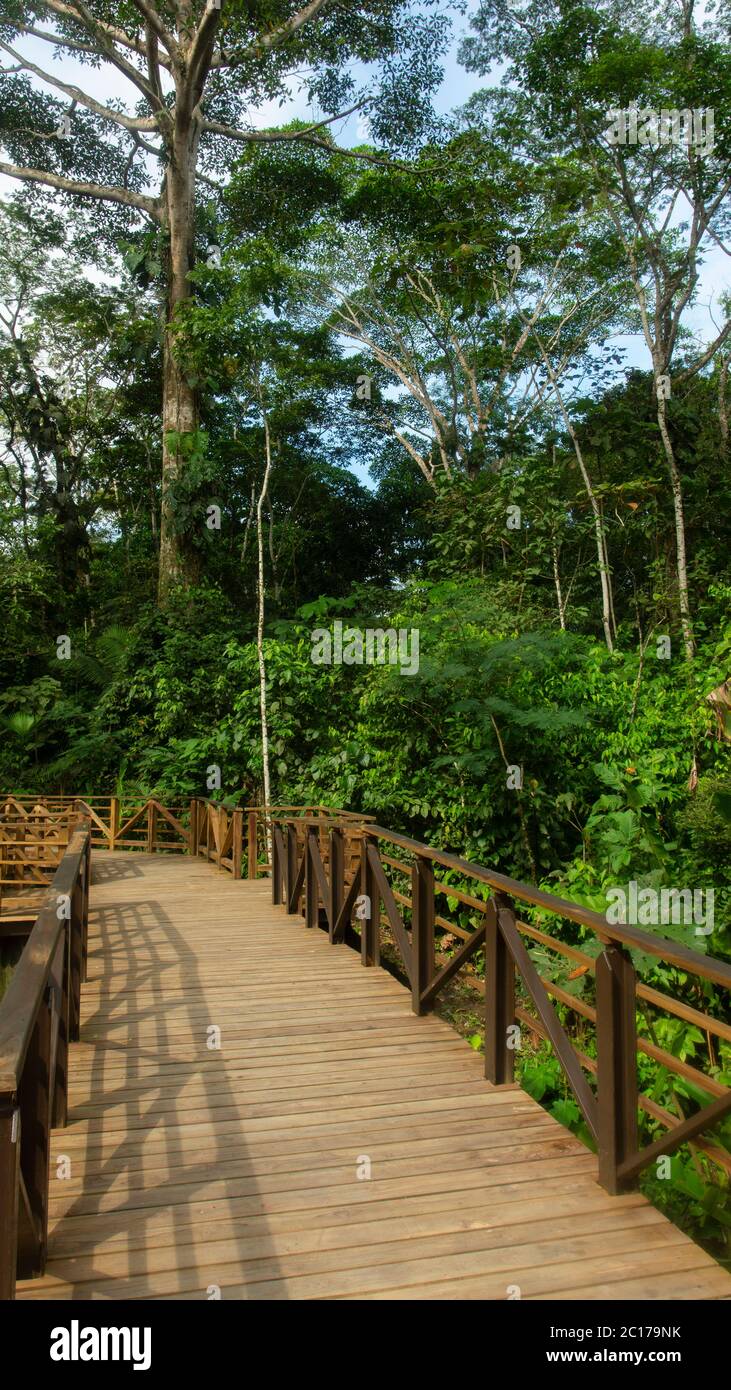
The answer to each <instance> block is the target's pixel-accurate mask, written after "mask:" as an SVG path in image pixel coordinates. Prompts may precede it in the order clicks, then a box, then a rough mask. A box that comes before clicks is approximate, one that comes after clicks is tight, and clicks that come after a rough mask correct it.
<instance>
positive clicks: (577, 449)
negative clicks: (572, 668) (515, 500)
mask: <svg viewBox="0 0 731 1390" xmlns="http://www.w3.org/2000/svg"><path fill="white" fill-rule="evenodd" d="M554 389H555V392H556V399H557V401H558V404H559V408H560V410H561V415H562V417H563V422H564V424H565V426H566V429H567V430H568V432H569V435H570V436H571V443H572V444H573V446H574V453H575V455H576V462H577V463H578V465H579V472H580V473H581V477H582V479H583V482H584V487H585V489H586V495H587V497H588V498H589V505H590V506H591V510H592V512H593V514H594V534H595V536H596V554H597V566H598V569H599V580H600V583H601V589H602V627H603V628H604V640H605V642H606V644H607V651H610V652H613V651H614V639H613V637H612V590H611V577H610V572H609V556H608V552H607V539H606V535H605V532H604V522H603V520H602V513H601V508H600V506H599V503H598V501H597V496H596V493H595V491H594V487H593V484H592V481H591V478H590V477H589V470H588V469H587V466H586V463H585V461H584V455H583V452H582V448H581V445H580V444H579V439H578V435H577V433H576V430H575V429H574V426H573V424H572V422H571V419H570V416H569V413H568V411H567V409H566V407H565V405H564V403H563V397H562V395H561V393H560V391H559V390H558V386H557V385H554Z"/></svg>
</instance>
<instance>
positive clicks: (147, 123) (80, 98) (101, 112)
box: [0, 39, 157, 130]
mask: <svg viewBox="0 0 731 1390" xmlns="http://www.w3.org/2000/svg"><path fill="white" fill-rule="evenodd" d="M0 48H2V49H4V50H5V52H6V53H9V54H10V56H11V58H15V59H16V61H17V62H18V63H19V65H20V67H21V68H24V69H25V71H26V72H32V73H33V74H34V76H35V77H38V78H40V80H41V82H47V83H48V85H49V87H55V88H56V90H57V91H59V92H63V93H64V94H65V95H66V96H67V97H71V99H72V100H73V101H76V102H78V103H79V104H80V105H81V106H85V107H86V108H87V110H89V111H93V112H94V114H95V115H97V116H101V117H102V119H103V120H105V121H113V122H114V124H115V125H121V126H124V128H125V130H157V120H156V118H155V117H154V116H125V115H124V114H123V113H122V112H121V111H113V110H112V108H111V107H110V106H103V105H102V104H101V102H98V101H95V100H94V98H93V97H90V96H87V94H86V92H82V90H81V88H80V87H75V86H72V85H71V83H69V82H61V81H59V79H58V78H57V77H53V76H52V74H51V73H50V72H45V71H44V69H43V68H39V67H36V64H35V63H31V62H29V60H28V59H27V58H24V57H23V55H22V54H21V53H16V52H15V49H13V48H11V47H10V45H9V44H7V43H4V42H3V40H2V39H0ZM138 75H139V74H138Z"/></svg>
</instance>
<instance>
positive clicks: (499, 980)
mask: <svg viewBox="0 0 731 1390" xmlns="http://www.w3.org/2000/svg"><path fill="white" fill-rule="evenodd" d="M503 912H506V913H509V914H510V916H511V917H512V919H513V921H515V913H514V911H513V905H512V902H511V900H510V898H508V897H506V896H505V895H504V894H503V893H496V894H495V896H494V897H493V898H491V899H490V901H489V903H488V905H487V910H486V912H485V1076H486V1077H487V1079H488V1081H492V1083H493V1085H494V1086H504V1085H505V1084H506V1083H508V1082H510V1081H512V1080H513V1075H514V1062H515V1052H514V1050H513V1049H512V1048H511V1047H509V1046H508V1028H509V1027H510V1026H511V1024H513V1023H514V1022H515V965H514V964H513V958H512V956H511V954H510V952H509V950H508V948H507V946H506V944H505V938H504V937H503V934H502V932H501V930H500V922H499V917H500V914H501V913H503Z"/></svg>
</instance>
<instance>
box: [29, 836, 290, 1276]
mask: <svg viewBox="0 0 731 1390" xmlns="http://www.w3.org/2000/svg"><path fill="white" fill-rule="evenodd" d="M171 858H172V856H171ZM188 862H190V861H183V863H182V864H181V862H180V860H179V859H177V857H176V862H175V864H174V877H172V878H171V881H170V883H169V887H166V888H163V889H162V890H161V892H160V894H159V896H154V895H153V896H148V894H149V882H148V881H149V878H150V876H151V871H152V874H154V875H158V874H159V873H160V872H162V875H163V878H165V877H167V873H166V869H167V865H166V863H165V859H164V858H163V857H162V856H159V857H158V856H155V858H154V860H153V859H152V856H147V855H145V856H144V857H143V856H142V855H140V854H139V853H134V854H124V855H123V854H115V855H114V857H112V856H111V855H109V856H108V857H107V856H104V858H100V856H95V858H94V871H93V879H92V883H93V885H94V888H96V889H97V890H98V889H102V890H104V896H105V897H106V896H107V895H108V894H109V893H110V890H111V891H112V892H113V889H114V885H116V884H120V885H121V884H122V883H125V884H126V885H127V893H129V891H130V889H129V885H130V881H132V882H133V883H134V881H135V880H138V881H139V890H140V897H139V899H137V898H136V896H135V889H134V887H133V888H132V892H131V896H130V899H129V900H128V901H125V902H123V903H114V902H112V903H110V904H109V905H105V904H104V902H103V900H102V904H101V905H99V901H98V899H99V894H98V893H97V895H96V896H97V903H96V904H95V902H94V897H95V894H94V888H93V889H92V899H91V903H92V916H91V929H90V942H89V982H88V985H87V986H86V988H85V1001H86V1002H85V1007H84V1010H83V1018H84V1022H83V1024H82V1030H81V1043H80V1044H79V1045H77V1046H76V1047H75V1048H74V1049H73V1053H72V1059H71V1094H70V1099H71V1106H70V1110H69V1128H68V1129H67V1130H65V1131H56V1132H54V1136H53V1143H52V1158H53V1163H52V1167H51V1175H52V1176H51V1201H52V1214H53V1215H54V1217H55V1216H56V1215H57V1214H58V1212H59V1210H60V1209H61V1208H62V1210H63V1218H62V1220H61V1221H60V1222H55V1224H54V1228H53V1231H52V1234H51V1237H50V1240H49V1264H48V1270H47V1273H48V1275H50V1276H51V1277H52V1278H53V1279H59V1278H60V1279H63V1280H65V1281H68V1283H69V1285H70V1286H71V1288H70V1290H69V1291H68V1293H69V1296H70V1297H72V1298H74V1299H86V1298H99V1297H102V1298H104V1297H108V1298H122V1299H139V1298H150V1297H152V1298H155V1297H163V1298H170V1297H172V1298H175V1297H184V1298H200V1299H210V1298H215V1297H216V1296H217V1291H218V1290H219V1289H220V1290H221V1295H222V1296H224V1297H225V1288H226V1285H227V1284H228V1285H231V1284H235V1285H236V1286H237V1292H236V1294H235V1295H234V1296H235V1297H236V1298H242V1297H243V1298H246V1296H247V1295H246V1291H244V1292H243V1293H242V1292H241V1286H242V1284H245V1282H246V1271H245V1270H244V1269H243V1268H242V1262H243V1261H244V1260H246V1261H250V1260H252V1259H256V1260H263V1261H264V1262H265V1265H264V1266H262V1275H261V1277H262V1278H266V1279H267V1280H270V1279H276V1278H277V1277H278V1272H279V1268H278V1262H277V1259H276V1256H275V1254H274V1250H273V1247H272V1242H271V1239H270V1236H269V1227H268V1222H267V1219H266V1216H265V1215H264V1211H263V1209H262V1203H261V1199H260V1196H259V1187H258V1182H257V1178H256V1176H255V1173H256V1168H257V1164H258V1165H261V1163H262V1161H266V1160H262V1158H261V1155H260V1156H259V1158H258V1160H255V1159H254V1158H252V1156H251V1154H250V1152H249V1148H248V1144H247V1130H246V1119H245V1118H244V1116H243V1115H242V1113H241V1111H242V1109H243V1098H244V1087H245V1084H246V1081H245V1071H246V1065H245V1063H246V1058H245V1055H243V1053H242V1052H241V1048H240V1047H239V1048H238V1049H237V1050H236V1051H235V1052H234V1054H233V1056H230V1057H228V1058H227V1054H226V1042H227V1035H228V1038H229V1040H230V1039H231V1036H232V1032H233V1030H234V1029H235V1022H236V1018H237V1013H236V1009H237V1006H236V1001H235V998H234V996H233V993H232V991H231V983H232V982H231V977H230V974H229V975H226V973H225V969H224V962H223V960H219V958H218V956H216V964H215V966H214V967H213V968H212V969H213V974H217V976H218V978H217V979H215V980H214V978H213V977H212V970H211V969H209V968H208V967H207V964H206V955H205V948H204V947H202V946H199V947H198V950H197V951H196V950H194V949H193V948H192V947H191V945H190V943H189V941H188V940H187V939H186V936H185V934H184V932H183V931H181V930H178V928H177V927H176V926H175V924H174V922H173V921H172V920H171V917H170V915H169V913H168V912H167V911H166V909H165V906H164V901H163V900H164V898H165V897H166V896H168V895H169V894H175V895H176V896H178V895H180V894H184V893H185V892H186V874H185V868H186V864H187V863H188ZM199 882H200V880H199ZM143 894H144V896H143ZM198 900H199V901H198V903H196V902H194V901H193V897H192V895H191V906H192V909H193V911H195V912H197V911H198V910H199V903H200V902H201V901H202V902H203V903H204V905H206V906H207V905H208V904H207V903H206V899H205V898H203V896H202V895H201V894H200V892H199V894H198ZM205 925H206V923H205V919H204V921H203V922H201V927H202V929H203V931H205ZM219 945H220V938H219ZM100 967H101V969H100ZM222 991H223V992H222ZM226 991H228V992H227V993H226ZM95 994H96V995H97V996H98V997H97V1001H96V1007H95V1008H94V1010H93V1012H90V1002H91V1000H92V999H93V998H94V996H95ZM239 1014H240V1010H239ZM239 1021H240V1020H239ZM211 1028H220V1029H221V1050H216V1049H215V1048H211V1047H210V1046H209V1042H210V1040H211V1034H210V1029H211ZM90 1044H91V1045H93V1046H94V1048H95V1050H94V1052H93V1053H91V1054H90V1053H88V1052H87V1045H90ZM79 1123H83V1124H85V1125H86V1126H87V1129H86V1132H85V1133H84V1134H83V1135H82V1133H80V1132H79V1130H78V1128H77V1126H78V1125H79ZM60 1153H68V1155H69V1157H70V1158H71V1176H70V1178H69V1179H66V1180H64V1179H62V1178H59V1177H57V1176H56V1169H57V1157H58V1155H59V1154H60ZM79 1165H82V1171H81V1173H79V1171H78V1169H79ZM66 1193H68V1197H66ZM65 1197H66V1200H64V1199H65ZM234 1202H236V1206H235V1207H233V1206H232V1203H234ZM242 1221H243V1222H245V1229H242ZM282 1290H283V1293H282V1296H286V1294H284V1285H282ZM51 1296H53V1295H51Z"/></svg>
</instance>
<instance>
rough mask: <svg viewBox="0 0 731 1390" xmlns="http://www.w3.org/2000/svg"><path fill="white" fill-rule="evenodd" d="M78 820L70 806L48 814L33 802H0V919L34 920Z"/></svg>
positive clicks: (7, 797) (46, 810)
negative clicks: (31, 917)
mask: <svg viewBox="0 0 731 1390" xmlns="http://www.w3.org/2000/svg"><path fill="white" fill-rule="evenodd" d="M77 819H78V812H77V811H76V809H75V806H74V805H68V806H66V807H64V808H60V809H57V808H54V809H53V810H52V811H51V810H49V808H48V807H46V806H44V805H43V804H42V803H40V802H38V801H37V800H32V801H31V800H30V798H29V799H28V802H27V804H23V803H22V802H20V801H19V800H17V799H16V798H15V797H13V796H5V797H4V798H3V799H2V801H0V917H1V918H3V919H4V920H7V919H8V918H9V917H10V918H23V917H28V916H35V913H36V912H37V911H38V907H39V905H40V900H41V898H42V896H43V894H44V892H45V889H46V888H47V886H48V884H49V883H50V881H51V879H52V877H53V875H54V873H55V872H56V869H57V867H58V865H59V864H60V862H61V859H62V857H63V854H64V852H65V850H66V846H67V845H68V842H69V839H70V836H71V832H72V828H73V826H74V825H75V824H76V821H77Z"/></svg>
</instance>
